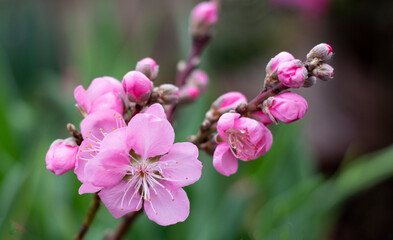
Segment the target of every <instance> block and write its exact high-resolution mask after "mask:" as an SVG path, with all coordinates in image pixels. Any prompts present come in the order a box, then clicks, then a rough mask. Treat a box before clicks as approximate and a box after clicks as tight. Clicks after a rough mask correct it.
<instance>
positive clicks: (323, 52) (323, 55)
mask: <svg viewBox="0 0 393 240" xmlns="http://www.w3.org/2000/svg"><path fill="white" fill-rule="evenodd" d="M332 55H333V49H332V47H331V46H330V45H329V44H326V43H320V44H318V45H317V46H315V47H313V49H311V50H310V52H309V53H308V54H307V61H312V60H313V59H314V58H317V59H318V60H319V61H329V60H330V59H331V58H332Z"/></svg>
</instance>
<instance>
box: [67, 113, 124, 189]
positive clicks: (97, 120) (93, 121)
mask: <svg viewBox="0 0 393 240" xmlns="http://www.w3.org/2000/svg"><path fill="white" fill-rule="evenodd" d="M125 127H126V123H125V122H124V119H123V117H122V116H121V115H120V114H119V113H117V112H116V111H113V110H110V109H107V110H102V111H98V112H94V113H92V114H89V115H88V116H87V117H86V118H85V119H83V121H82V122H81V132H82V136H83V141H82V144H81V145H80V146H79V150H78V155H77V156H76V158H77V161H76V164H75V170H74V172H75V174H76V175H77V177H78V179H79V181H81V182H82V183H83V184H82V186H81V187H80V188H79V194H83V193H94V192H97V191H99V190H100V189H101V188H100V187H97V186H94V185H92V184H91V183H90V182H88V181H87V177H86V173H85V167H86V164H87V163H88V162H89V161H90V162H91V161H95V157H96V156H97V154H98V153H99V152H100V149H101V144H102V142H103V141H104V139H105V137H106V136H107V135H108V134H109V133H111V132H112V131H115V130H116V129H119V128H124V129H125ZM117 143H118V141H114V142H113V144H117Z"/></svg>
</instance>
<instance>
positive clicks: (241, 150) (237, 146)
mask: <svg viewBox="0 0 393 240" xmlns="http://www.w3.org/2000/svg"><path fill="white" fill-rule="evenodd" d="M226 140H227V143H228V145H229V146H230V149H231V151H232V153H233V155H235V157H237V158H240V159H241V160H251V159H252V158H253V156H254V155H255V153H256V151H257V149H258V148H257V146H255V145H254V144H252V143H251V141H250V135H249V133H248V131H247V130H246V129H236V128H231V129H229V130H227V131H226Z"/></svg>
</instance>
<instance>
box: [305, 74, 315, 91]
mask: <svg viewBox="0 0 393 240" xmlns="http://www.w3.org/2000/svg"><path fill="white" fill-rule="evenodd" d="M316 83H317V78H316V77H314V76H310V77H308V78H307V79H306V80H304V83H303V87H305V88H309V87H312V86H314V85H315V84H316Z"/></svg>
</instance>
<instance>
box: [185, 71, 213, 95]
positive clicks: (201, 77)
mask: <svg viewBox="0 0 393 240" xmlns="http://www.w3.org/2000/svg"><path fill="white" fill-rule="evenodd" d="M187 84H189V85H192V86H195V87H197V88H198V89H199V91H200V93H204V92H206V90H207V87H208V85H209V76H208V75H207V74H206V73H205V72H204V71H202V70H195V71H194V72H192V74H191V76H190V78H189V79H188V81H187Z"/></svg>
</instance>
